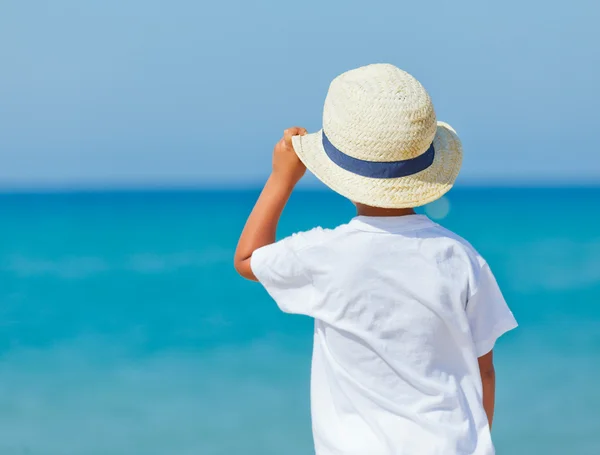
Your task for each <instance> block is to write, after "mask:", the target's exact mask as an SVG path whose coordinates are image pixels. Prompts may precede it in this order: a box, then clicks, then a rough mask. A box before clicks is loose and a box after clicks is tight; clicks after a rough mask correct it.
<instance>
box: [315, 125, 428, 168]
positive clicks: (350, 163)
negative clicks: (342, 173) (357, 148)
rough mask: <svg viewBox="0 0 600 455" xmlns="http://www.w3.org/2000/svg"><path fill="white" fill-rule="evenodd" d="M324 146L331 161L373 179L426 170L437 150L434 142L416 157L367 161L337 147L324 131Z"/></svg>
mask: <svg viewBox="0 0 600 455" xmlns="http://www.w3.org/2000/svg"><path fill="white" fill-rule="evenodd" d="M323 148H324V149H325V153H326V154H327V156H328V157H329V159H330V160H331V161H333V162H334V163H335V164H337V165H338V166H339V167H341V168H342V169H345V170H346V171H348V172H352V173H353V174H357V175H361V176H363V177H370V178H373V179H393V178H399V177H407V176H409V175H413V174H417V173H418V172H421V171H424V170H425V169H427V168H428V167H429V166H431V164H432V163H433V159H434V157H435V150H434V148H433V143H431V145H430V146H429V148H428V149H427V151H426V152H425V153H423V154H421V155H419V156H417V157H415V158H411V159H408V160H402V161H365V160H360V159H358V158H354V157H352V156H349V155H346V154H345V153H344V152H342V151H341V150H339V149H337V148H336V147H335V146H334V145H333V144H332V143H331V141H330V140H329V138H328V137H327V136H326V135H325V132H324V131H323Z"/></svg>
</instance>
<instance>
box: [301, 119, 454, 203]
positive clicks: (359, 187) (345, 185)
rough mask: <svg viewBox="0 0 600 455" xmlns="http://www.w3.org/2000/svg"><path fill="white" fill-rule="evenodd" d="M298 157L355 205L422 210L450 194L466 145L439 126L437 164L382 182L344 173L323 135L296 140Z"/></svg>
mask: <svg viewBox="0 0 600 455" xmlns="http://www.w3.org/2000/svg"><path fill="white" fill-rule="evenodd" d="M292 143H293V146H294V150H295V151H296V154H297V155H298V157H299V158H300V160H301V161H302V162H303V163H304V165H305V166H306V167H307V169H308V170H309V171H311V172H312V173H313V174H314V175H315V176H316V177H317V178H318V179H319V180H321V181H322V182H323V183H324V184H325V185H327V186H328V187H329V188H331V189H332V190H333V191H335V192H336V193H339V194H341V195H342V196H344V197H346V198H348V199H350V200H351V201H353V202H359V203H361V204H366V205H370V206H373V207H383V208H407V207H419V206H421V205H425V204H428V203H430V202H433V201H435V200H436V199H439V198H440V197H441V196H443V195H444V194H445V193H447V192H448V191H449V190H450V188H452V185H453V184H454V181H455V180H456V177H457V176H458V172H459V171H460V167H461V164H462V145H461V142H460V139H459V138H458V136H457V134H456V132H455V131H454V130H453V129H452V127H450V125H448V124H446V123H443V122H438V124H437V130H436V133H435V138H434V139H433V147H434V149H435V157H434V160H433V163H432V164H431V165H430V166H429V167H428V168H427V169H425V170H423V171H421V172H418V173H416V174H413V175H409V176H407V177H399V178H391V179H379V178H370V177H363V176H360V175H357V174H353V173H352V172H349V171H346V170H345V169H342V168H341V167H339V166H338V165H337V164H335V163H334V162H333V161H331V159H329V157H328V156H327V154H326V153H325V150H324V149H323V142H322V131H319V132H317V133H313V134H307V135H305V136H294V137H293V138H292Z"/></svg>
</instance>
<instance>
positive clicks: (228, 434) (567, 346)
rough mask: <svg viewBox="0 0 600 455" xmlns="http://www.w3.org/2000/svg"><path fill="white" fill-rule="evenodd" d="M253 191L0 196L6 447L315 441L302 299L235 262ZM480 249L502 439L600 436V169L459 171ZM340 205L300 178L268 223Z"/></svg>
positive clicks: (176, 453) (330, 213)
mask: <svg viewBox="0 0 600 455" xmlns="http://www.w3.org/2000/svg"><path fill="white" fill-rule="evenodd" d="M256 196H257V193H256V192H237V193H234V192H230V193H219V192H194V193H192V192H190V193H104V194H95V193H88V194H62V195H60V194H57V195H4V196H0V221H1V223H0V239H1V241H0V454H1V455H13V454H14V455H17V454H18V455H25V454H27V455H38V454H40V455H41V454H43V455H46V454H47V455H75V454H76V455H113V454H114V455H159V454H160V455H188V454H190V455H191V454H194V455H197V454H200V455H217V454H223V455H233V454H244V455H252V454H260V455H269V454H278V455H279V454H285V455H301V454H310V453H312V440H311V432H310V415H309V401H308V398H309V389H308V381H309V367H310V349H311V335H312V326H311V321H310V320H309V319H308V318H304V317H299V316H290V315H285V314H281V313H280V312H279V311H278V310H277V308H276V306H275V304H274V303H273V302H272V301H270V299H269V297H268V296H267V294H266V293H265V292H264V291H263V290H262V289H261V288H260V286H258V285H256V284H253V283H249V282H245V281H243V280H242V279H240V278H238V277H237V276H236V274H235V272H234V271H233V269H232V265H231V258H232V255H233V251H234V247H235V243H236V241H237V236H238V234H239V232H240V230H241V228H242V225H243V222H244V221H245V217H246V215H247V214H248V212H249V211H250V209H251V206H252V203H253V201H254V199H255V198H256ZM448 200H449V207H446V206H444V204H443V203H442V204H441V205H439V204H438V206H434V207H431V208H430V209H428V210H429V213H431V214H432V215H437V216H441V215H443V214H444V212H446V211H447V209H448V208H449V213H448V215H447V216H446V217H445V218H444V219H443V220H441V221H440V222H441V223H442V224H444V225H445V226H447V227H448V228H450V229H452V230H455V231H456V232H457V233H459V234H461V235H463V236H464V237H466V238H467V239H468V240H469V241H470V242H471V243H472V244H473V245H474V246H475V247H476V248H477V249H478V250H479V251H480V252H481V253H482V254H483V255H484V257H486V259H488V262H489V263H490V264H491V266H492V268H493V270H494V272H495V273H496V275H497V278H498V281H499V282H500V285H501V287H502V289H503V291H504V293H505V297H506V298H507V300H508V301H509V303H510V305H511V307H512V308H513V310H514V313H515V315H516V316H517V319H518V320H519V322H520V324H521V326H520V328H519V329H518V330H516V331H514V332H512V333H510V334H508V335H507V336H506V337H504V338H502V339H501V340H500V342H499V344H498V345H497V349H496V352H497V355H496V356H497V374H498V397H497V413H496V423H495V427H494V438H495V441H496V446H497V449H498V453H499V454H500V455H502V454H508V455H532V454H544V455H554V454H556V455H565V454H569V455H597V454H598V453H600V412H599V411H598V410H599V409H600V388H599V387H598V383H599V378H600V208H599V206H600V204H599V201H600V189H526V190H524V189H520V190H489V189H457V190H454V191H453V192H452V193H451V194H450V196H449V198H448ZM352 209H353V207H352V206H351V205H350V204H349V203H347V202H345V201H344V200H342V199H341V198H339V197H337V196H335V195H333V194H331V193H316V192H315V193H310V192H306V193H298V194H295V195H294V196H293V198H292V201H291V202H290V205H289V207H288V209H287V211H286V213H285V216H284V219H283V220H282V224H281V234H282V235H284V234H288V233H291V232H292V231H294V230H300V229H307V228H310V227H312V226H315V225H322V226H327V227H331V226H335V225H336V224H339V223H343V222H345V221H347V220H348V219H350V218H351V217H352V216H353V210H352Z"/></svg>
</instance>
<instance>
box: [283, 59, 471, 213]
mask: <svg viewBox="0 0 600 455" xmlns="http://www.w3.org/2000/svg"><path fill="white" fill-rule="evenodd" d="M292 143H293V146H294V150H295V151H296V153H297V154H298V157H299V158H300V159H301V160H302V162H303V163H304V164H305V165H306V167H307V168H308V169H309V170H310V171H311V172H312V173H313V174H315V175H316V176H317V178H319V179H320V180H321V181H322V182H323V183H325V184H326V185H327V186H329V187H330V188H331V189H333V190H334V191H336V192H338V193H339V194H341V195H342V196H345V197H347V198H348V199H350V200H352V201H354V202H360V203H363V204H367V205H371V206H375V207H386V208H403V207H418V206H420V205H424V204H427V203H428V202H432V201H434V200H435V199H438V198H439V197H441V196H442V195H443V194H444V193H446V192H447V191H448V190H450V188H451V187H452V185H453V183H454V180H455V179H456V176H457V175H458V171H459V169H460V165H461V162H462V145H461V143H460V140H459V139H458V136H457V135H456V132H455V131H454V130H453V129H452V128H451V127H450V126H449V125H447V124H446V123H442V122H437V121H436V117H435V112H434V110H433V104H432V103H431V99H430V98H429V95H428V94H427V92H426V91H425V89H424V88H423V86H422V85H421V84H420V83H419V81H417V80H416V79H415V78H414V77H412V76H411V75H410V74H408V73H406V72H404V71H402V70H400V69H398V68H396V67H395V66H393V65H389V64H375V65H368V66H364V67H362V68H358V69H354V70H351V71H348V72H346V73H344V74H342V75H340V76H338V77H336V78H335V79H334V80H333V82H332V83H331V85H330V87H329V92H328V94H327V99H326V100H325V106H324V109H323V129H322V130H321V131H319V132H317V133H313V134H308V135H305V136H295V137H294V138H292Z"/></svg>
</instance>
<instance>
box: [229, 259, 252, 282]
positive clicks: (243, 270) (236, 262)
mask: <svg viewBox="0 0 600 455" xmlns="http://www.w3.org/2000/svg"><path fill="white" fill-rule="evenodd" d="M233 268H234V269H235V271H236V272H237V273H238V274H239V275H240V276H241V277H243V278H246V279H247V280H251V281H257V279H256V277H255V276H254V273H252V267H251V266H250V258H247V259H240V258H237V257H236V258H234V259H233Z"/></svg>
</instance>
